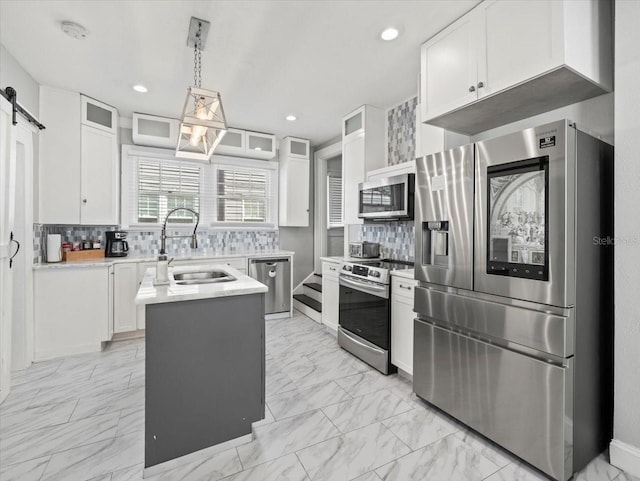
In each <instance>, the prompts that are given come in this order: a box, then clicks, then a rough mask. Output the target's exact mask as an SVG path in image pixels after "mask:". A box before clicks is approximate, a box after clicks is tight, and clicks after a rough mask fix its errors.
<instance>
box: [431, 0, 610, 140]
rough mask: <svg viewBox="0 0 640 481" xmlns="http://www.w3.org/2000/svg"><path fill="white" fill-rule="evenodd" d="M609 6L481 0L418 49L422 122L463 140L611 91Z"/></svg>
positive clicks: (593, 0) (569, 0) (593, 1)
mask: <svg viewBox="0 0 640 481" xmlns="http://www.w3.org/2000/svg"><path fill="white" fill-rule="evenodd" d="M611 13H612V12H611V3H610V2H608V1H606V0H584V1H573V0H539V1H535V2H531V1H528V0H487V1H485V2H482V3H480V4H479V5H478V6H477V7H476V8H475V9H473V10H472V11H471V12H469V13H467V14H466V15H464V16H463V17H461V18H460V19H458V20H457V21H456V22H454V23H453V24H451V25H450V26H449V27H447V28H446V29H444V30H443V31H441V32H440V33H439V34H437V35H436V36H435V37H433V38H431V39H429V40H428V41H427V42H425V43H424V44H423V45H422V48H421V87H420V91H421V109H422V120H423V121H426V122H428V123H430V124H433V125H437V126H440V127H444V128H446V129H448V130H453V131H458V132H462V133H467V134H469V135H472V134H476V133H478V132H481V131H484V130H488V129H490V128H493V127H496V126H499V125H503V124H506V123H509V122H513V121H515V120H520V119H522V118H526V117H530V116H532V115H535V114H538V113H542V112H546V111H549V110H552V109H555V108H558V107H561V106H564V105H569V104H571V103H575V102H578V101H581V100H585V99H587V98H590V97H594V96H596V95H600V94H603V93H606V92H608V91H611V89H612V88H613V78H612V64H611V58H612V33H611Z"/></svg>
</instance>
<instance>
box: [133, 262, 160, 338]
mask: <svg viewBox="0 0 640 481" xmlns="http://www.w3.org/2000/svg"><path fill="white" fill-rule="evenodd" d="M137 266H138V267H137V272H138V277H137V282H136V289H135V293H134V294H133V298H134V299H135V297H136V293H137V292H138V288H139V287H140V283H141V282H142V278H143V277H144V275H145V273H146V272H147V269H149V268H150V267H153V268H155V267H156V263H155V262H138V264H137ZM145 313H146V311H145V307H144V305H139V306H136V329H144V326H145V319H146V317H145Z"/></svg>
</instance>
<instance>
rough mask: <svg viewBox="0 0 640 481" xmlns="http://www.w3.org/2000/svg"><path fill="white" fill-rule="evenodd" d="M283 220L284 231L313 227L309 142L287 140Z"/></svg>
mask: <svg viewBox="0 0 640 481" xmlns="http://www.w3.org/2000/svg"><path fill="white" fill-rule="evenodd" d="M279 160H280V166H279V173H278V175H279V180H280V183H279V186H278V196H279V201H278V202H279V216H278V224H279V225H281V226H283V227H285V226H286V227H307V226H308V225H309V182H310V178H309V173H310V166H309V164H310V160H309V141H308V140H304V139H296V138H293V137H285V138H284V139H282V141H281V142H280V153H279Z"/></svg>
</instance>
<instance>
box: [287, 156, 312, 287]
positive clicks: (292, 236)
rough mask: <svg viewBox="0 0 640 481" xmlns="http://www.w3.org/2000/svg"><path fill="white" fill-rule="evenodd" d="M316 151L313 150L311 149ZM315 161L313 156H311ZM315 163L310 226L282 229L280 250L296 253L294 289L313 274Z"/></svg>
mask: <svg viewBox="0 0 640 481" xmlns="http://www.w3.org/2000/svg"><path fill="white" fill-rule="evenodd" d="M310 151H311V152H313V151H314V149H313V148H311V149H310ZM311 159H313V155H312V156H311ZM314 172H315V166H314V161H313V160H311V161H310V165H309V225H308V227H280V249H282V250H286V251H294V252H295V253H296V255H295V256H294V257H293V287H294V288H295V287H296V286H297V285H298V284H300V283H301V282H302V281H303V280H304V279H305V278H306V277H307V276H308V275H309V274H311V273H312V272H313V223H314V220H313V212H314V202H315V196H314V189H313V186H314Z"/></svg>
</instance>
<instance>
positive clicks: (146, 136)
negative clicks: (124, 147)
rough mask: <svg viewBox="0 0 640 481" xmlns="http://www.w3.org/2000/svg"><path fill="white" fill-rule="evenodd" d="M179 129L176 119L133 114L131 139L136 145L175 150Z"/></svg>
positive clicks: (178, 122)
mask: <svg viewBox="0 0 640 481" xmlns="http://www.w3.org/2000/svg"><path fill="white" fill-rule="evenodd" d="M179 129H180V121H179V120H177V119H171V118H169V117H158V116H156V115H147V114H139V113H137V112H134V113H133V118H132V133H131V137H132V139H133V143H134V144H136V145H147V146H150V147H163V148H168V149H171V148H174V149H175V147H176V145H177V144H178V130H179Z"/></svg>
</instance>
